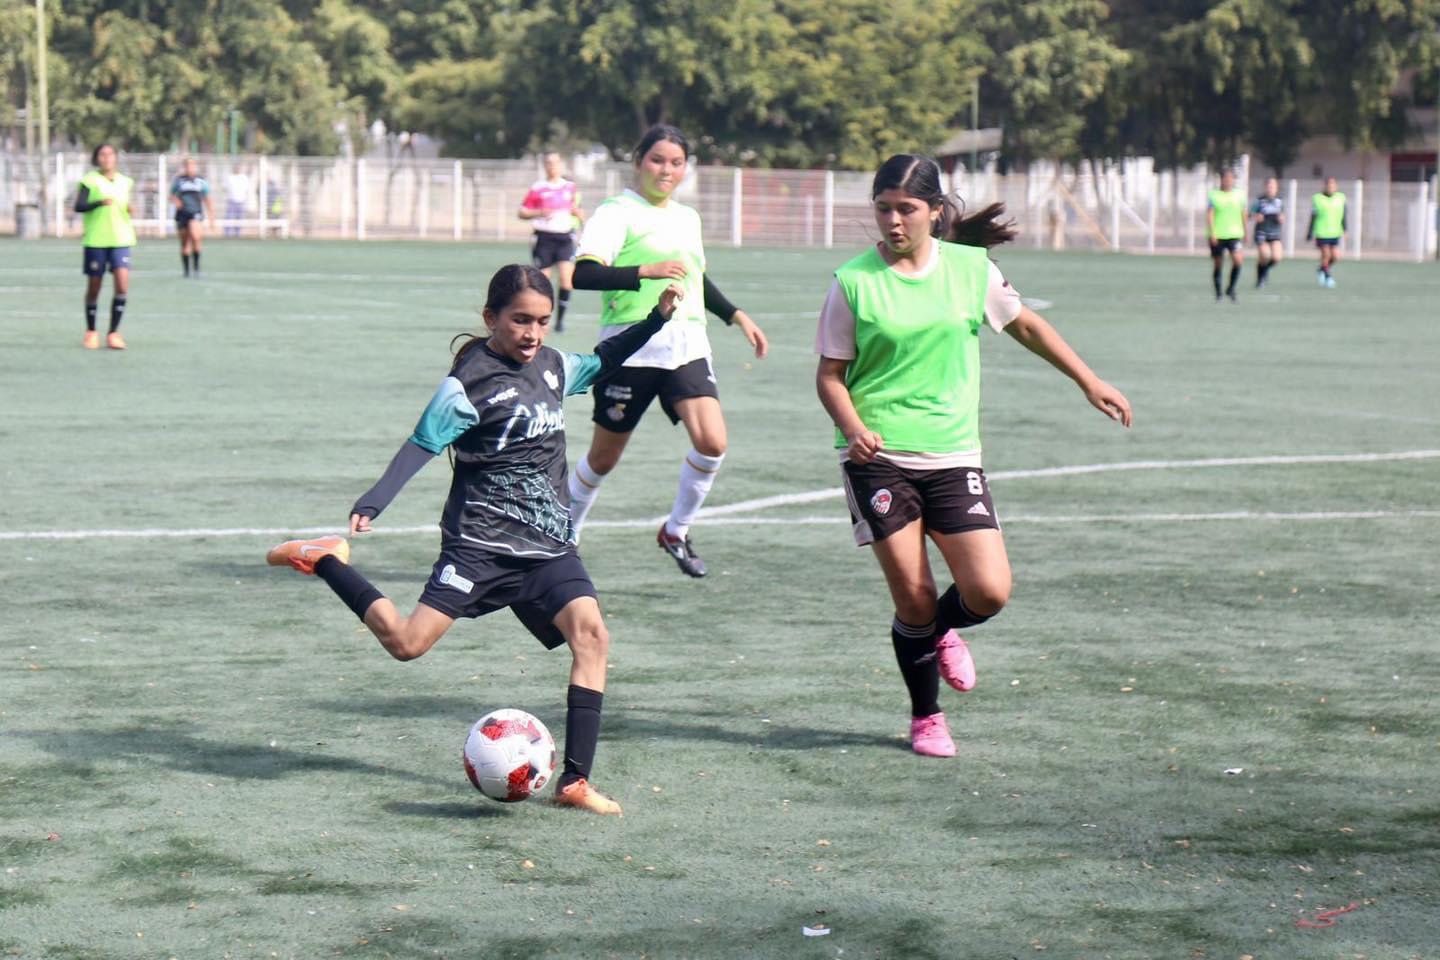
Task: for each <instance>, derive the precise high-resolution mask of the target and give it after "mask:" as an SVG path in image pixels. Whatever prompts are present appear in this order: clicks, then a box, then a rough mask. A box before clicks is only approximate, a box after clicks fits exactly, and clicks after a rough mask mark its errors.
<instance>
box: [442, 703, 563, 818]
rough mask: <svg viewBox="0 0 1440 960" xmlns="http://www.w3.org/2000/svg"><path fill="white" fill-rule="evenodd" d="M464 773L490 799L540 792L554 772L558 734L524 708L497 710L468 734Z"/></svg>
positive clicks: (507, 799)
mask: <svg viewBox="0 0 1440 960" xmlns="http://www.w3.org/2000/svg"><path fill="white" fill-rule="evenodd" d="M464 757H465V773H466V774H468V775H469V777H470V782H471V783H473V784H475V789H476V790H479V791H480V792H481V793H483V794H485V796H487V797H489V798H490V799H491V800H499V801H500V802H501V803H515V802H516V801H519V800H524V799H526V798H528V797H529V796H530V795H531V794H534V793H538V792H539V791H540V790H541V788H543V787H544V786H545V784H547V783H549V782H550V777H551V775H552V774H553V773H554V772H555V738H554V737H552V736H550V731H549V730H547V729H545V724H543V723H541V722H540V721H539V720H538V719H536V718H535V717H533V716H531V715H530V714H528V713H526V712H525V711H524V710H510V709H505V710H494V711H492V712H490V713H487V714H486V715H485V716H483V717H481V718H480V719H479V720H476V721H475V725H474V726H473V727H471V728H470V736H468V737H466V738H465V751H464Z"/></svg>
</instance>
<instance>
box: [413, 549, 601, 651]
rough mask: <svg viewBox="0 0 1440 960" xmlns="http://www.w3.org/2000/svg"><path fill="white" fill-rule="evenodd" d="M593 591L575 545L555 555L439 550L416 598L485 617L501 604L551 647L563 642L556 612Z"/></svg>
mask: <svg viewBox="0 0 1440 960" xmlns="http://www.w3.org/2000/svg"><path fill="white" fill-rule="evenodd" d="M593 596H595V585H594V584H593V583H591V582H590V574H588V573H586V572H585V565H584V564H583V563H581V562H580V556H579V554H577V553H575V552H574V551H573V550H572V551H570V552H569V553H562V554H561V555H560V556H558V557H541V558H538V559H536V558H527V557H512V556H507V555H505V554H498V553H487V552H485V551H482V550H464V551H460V550H449V549H447V550H442V551H441V553H440V559H439V560H436V561H435V569H434V570H433V571H432V572H431V574H430V579H429V580H427V581H426V582H425V590H424V592H422V593H421V594H420V602H421V603H423V604H425V606H427V607H433V608H434V609H436V610H439V611H440V612H441V613H443V614H445V615H446V616H447V617H454V618H455V619H457V620H459V619H462V618H473V617H483V616H485V614H487V613H494V612H495V611H496V610H502V609H504V608H505V607H509V608H510V612H511V613H513V614H515V616H516V618H517V619H518V620H519V621H520V622H521V623H523V624H525V629H527V630H529V631H530V632H531V633H532V634H534V635H535V639H536V640H539V641H540V642H541V643H543V644H544V645H545V648H546V649H547V650H554V649H555V648H556V647H558V646H560V645H561V644H563V643H564V642H565V638H564V637H563V636H562V635H561V634H560V630H559V629H558V628H557V627H556V626H555V624H554V622H553V621H554V620H555V615H556V614H558V613H559V612H560V611H561V610H563V609H564V608H565V605H566V604H567V603H569V602H570V601H571V600H574V599H576V598H577V597H593Z"/></svg>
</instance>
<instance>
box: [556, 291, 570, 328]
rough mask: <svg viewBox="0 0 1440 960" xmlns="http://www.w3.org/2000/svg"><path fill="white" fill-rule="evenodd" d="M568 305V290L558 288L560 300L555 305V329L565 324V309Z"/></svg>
mask: <svg viewBox="0 0 1440 960" xmlns="http://www.w3.org/2000/svg"><path fill="white" fill-rule="evenodd" d="M569 306H570V291H569V290H566V289H565V288H564V287H561V288H560V302H559V303H558V304H557V305H556V307H555V329H556V330H559V329H560V328H561V327H563V326H565V309H566V308H567V307H569Z"/></svg>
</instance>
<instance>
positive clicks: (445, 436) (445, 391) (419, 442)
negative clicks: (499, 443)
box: [410, 377, 480, 454]
mask: <svg viewBox="0 0 1440 960" xmlns="http://www.w3.org/2000/svg"><path fill="white" fill-rule="evenodd" d="M479 422H480V414H479V413H478V412H476V410H475V406H474V404H472V403H471V402H470V398H469V397H467V396H466V395H465V385H464V384H463V383H461V382H460V381H459V380H456V379H455V378H454V377H446V378H445V379H444V380H442V381H440V386H438V387H436V388H435V395H434V396H433V397H431V398H430V403H429V405H428V406H426V408H425V412H424V413H422V414H420V421H419V422H418V423H416V424H415V432H414V433H413V434H411V436H410V440H411V442H412V443H414V444H415V445H416V446H417V447H421V448H423V449H425V450H429V451H430V452H431V453H434V454H439V453H440V451H442V450H444V449H445V448H446V447H448V446H450V444H452V443H454V442H455V441H456V440H458V439H460V435H461V434H462V433H464V432H465V431H466V430H469V429H470V428H471V427H473V426H475V424H477V423H479Z"/></svg>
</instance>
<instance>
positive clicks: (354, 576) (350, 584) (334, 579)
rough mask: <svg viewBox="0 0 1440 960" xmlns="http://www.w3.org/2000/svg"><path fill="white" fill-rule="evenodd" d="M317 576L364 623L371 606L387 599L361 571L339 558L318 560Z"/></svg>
mask: <svg viewBox="0 0 1440 960" xmlns="http://www.w3.org/2000/svg"><path fill="white" fill-rule="evenodd" d="M315 576H317V577H319V578H320V579H321V580H324V581H325V582H326V583H328V584H329V585H330V589H331V590H334V591H335V596H337V597H339V598H340V599H341V600H344V601H345V606H347V607H349V608H350V609H351V610H352V611H354V613H355V616H357V617H359V618H360V620H361V621H362V622H363V621H364V620H365V611H366V610H369V609H370V605H371V604H372V603H374V602H375V601H376V600H383V599H384V598H385V594H383V593H381V592H380V591H379V590H376V589H375V588H374V586H372V585H371V583H370V581H369V580H366V579H365V576H364V575H363V574H362V573H360V571H359V570H356V569H355V568H354V567H352V566H350V564H348V563H345V562H344V561H343V560H340V559H339V558H338V557H334V556H326V557H321V558H320V559H319V560H316V561H315Z"/></svg>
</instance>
